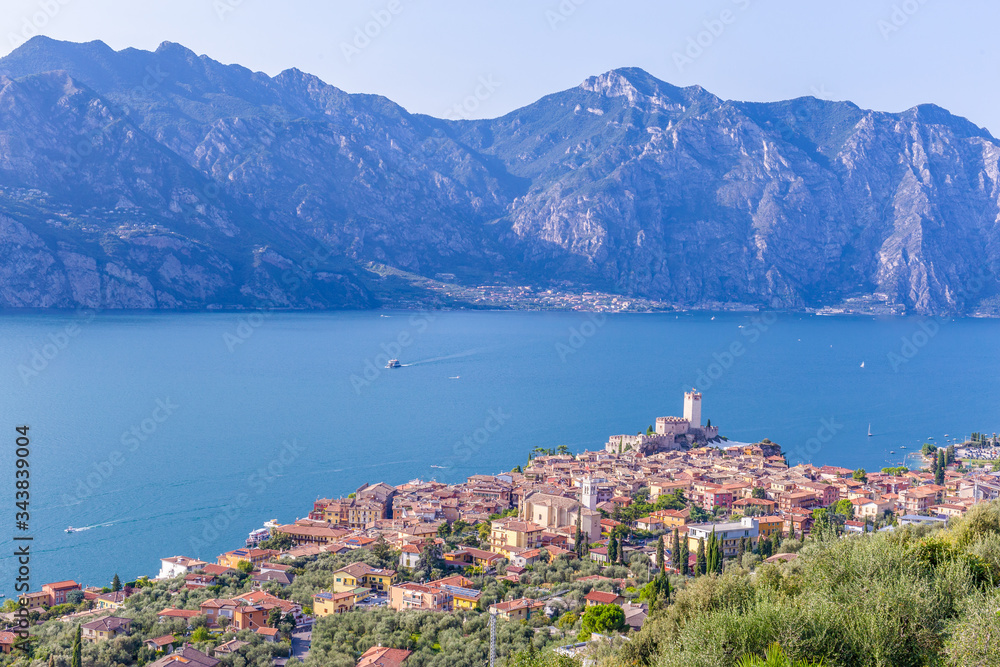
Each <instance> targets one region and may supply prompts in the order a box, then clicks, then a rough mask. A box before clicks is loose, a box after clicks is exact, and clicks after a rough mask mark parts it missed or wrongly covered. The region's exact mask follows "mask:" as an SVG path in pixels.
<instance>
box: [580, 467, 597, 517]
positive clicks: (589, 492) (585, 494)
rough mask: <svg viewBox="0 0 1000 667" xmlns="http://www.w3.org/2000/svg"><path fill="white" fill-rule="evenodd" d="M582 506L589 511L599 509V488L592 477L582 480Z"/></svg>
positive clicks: (588, 476)
mask: <svg viewBox="0 0 1000 667" xmlns="http://www.w3.org/2000/svg"><path fill="white" fill-rule="evenodd" d="M580 504H581V505H583V506H584V507H586V508H587V509H589V510H595V509H597V487H596V486H595V485H594V480H593V479H592V478H591V477H590V475H587V476H586V477H584V478H583V479H582V480H580Z"/></svg>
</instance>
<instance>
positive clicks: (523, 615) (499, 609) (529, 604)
mask: <svg viewBox="0 0 1000 667" xmlns="http://www.w3.org/2000/svg"><path fill="white" fill-rule="evenodd" d="M544 609H545V603H544V602H542V601H539V600H532V599H531V598H520V599H518V600H511V601H509V602H498V603H497V604H493V605H490V613H493V612H494V611H495V612H496V615H497V616H498V617H499V618H502V619H504V620H505V621H526V620H528V619H530V618H531V617H532V616H535V615H537V614H539V613H542V611H543V610H544Z"/></svg>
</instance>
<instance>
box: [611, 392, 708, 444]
mask: <svg viewBox="0 0 1000 667" xmlns="http://www.w3.org/2000/svg"><path fill="white" fill-rule="evenodd" d="M718 437H719V429H718V427H715V426H702V425H701V393H700V392H698V391H697V390H695V389H692V390H691V391H689V392H685V394H684V416H683V417H657V418H656V432H655V433H640V434H638V435H613V436H611V437H610V438H608V442H607V444H606V445H604V449H605V450H606V451H608V452H612V453H614V454H621V453H624V452H627V451H638V452H641V453H643V454H654V453H656V452H666V451H673V450H678V449H687V448H690V447H693V446H695V445H703V444H707V443H708V442H710V441H712V440H715V439H716V438H718Z"/></svg>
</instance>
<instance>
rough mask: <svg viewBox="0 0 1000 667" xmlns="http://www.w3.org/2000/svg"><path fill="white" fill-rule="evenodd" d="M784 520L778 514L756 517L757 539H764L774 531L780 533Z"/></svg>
mask: <svg viewBox="0 0 1000 667" xmlns="http://www.w3.org/2000/svg"><path fill="white" fill-rule="evenodd" d="M784 523H785V520H784V519H782V518H781V517H780V516H759V517H757V530H758V536H759V537H758V539H759V540H766V539H768V538H770V537H771V535H773V534H774V533H780V532H781V529H782V526H784Z"/></svg>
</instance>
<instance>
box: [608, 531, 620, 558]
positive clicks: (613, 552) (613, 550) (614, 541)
mask: <svg viewBox="0 0 1000 667" xmlns="http://www.w3.org/2000/svg"><path fill="white" fill-rule="evenodd" d="M617 558H618V538H617V537H615V533H614V531H611V537H609V538H608V563H614V562H615V560H616V559H617Z"/></svg>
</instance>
